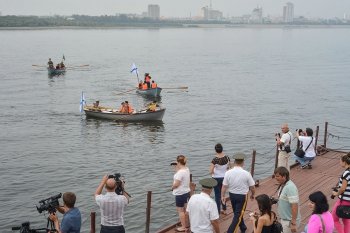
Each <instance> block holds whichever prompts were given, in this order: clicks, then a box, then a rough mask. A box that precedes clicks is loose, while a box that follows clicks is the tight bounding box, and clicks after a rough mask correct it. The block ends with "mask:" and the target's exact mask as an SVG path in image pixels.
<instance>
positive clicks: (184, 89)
mask: <svg viewBox="0 0 350 233" xmlns="http://www.w3.org/2000/svg"><path fill="white" fill-rule="evenodd" d="M162 89H184V90H185V89H188V87H162Z"/></svg>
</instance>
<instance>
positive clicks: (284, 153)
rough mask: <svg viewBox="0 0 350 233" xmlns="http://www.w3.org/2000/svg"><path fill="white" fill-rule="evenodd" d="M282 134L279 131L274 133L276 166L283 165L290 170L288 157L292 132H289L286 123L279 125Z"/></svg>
mask: <svg viewBox="0 0 350 233" xmlns="http://www.w3.org/2000/svg"><path fill="white" fill-rule="evenodd" d="M281 131H282V136H281V134H280V133H276V134H275V137H276V142H277V147H278V165H277V167H285V168H287V169H288V171H290V165H289V157H290V152H291V149H290V146H291V143H292V136H293V135H292V133H290V132H289V127H288V124H286V123H285V124H283V125H282V126H281Z"/></svg>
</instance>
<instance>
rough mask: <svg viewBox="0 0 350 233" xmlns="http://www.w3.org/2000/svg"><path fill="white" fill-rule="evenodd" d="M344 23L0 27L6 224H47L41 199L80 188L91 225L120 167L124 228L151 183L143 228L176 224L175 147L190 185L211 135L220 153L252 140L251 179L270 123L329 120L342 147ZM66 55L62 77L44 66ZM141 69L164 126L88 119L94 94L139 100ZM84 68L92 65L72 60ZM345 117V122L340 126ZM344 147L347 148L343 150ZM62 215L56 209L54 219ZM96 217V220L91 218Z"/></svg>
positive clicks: (265, 165)
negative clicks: (154, 88)
mask: <svg viewBox="0 0 350 233" xmlns="http://www.w3.org/2000/svg"><path fill="white" fill-rule="evenodd" d="M349 38H350V28H347V27H345V28H283V27H281V28H239V27H238V28H187V29H80V30H71V29H51V30H50V29H48V30H1V31H0V55H1V56H0V65H1V67H2V68H1V74H0V81H1V84H0V99H1V101H0V106H1V109H3V111H2V113H1V114H0V124H1V131H0V146H1V148H2V149H1V152H0V159H1V165H0V187H1V189H0V202H1V217H0V231H1V232H10V228H11V227H12V226H15V225H20V224H21V223H22V222H24V221H30V222H31V225H32V227H33V228H38V227H44V226H46V216H45V215H44V214H39V213H38V212H37V210H36V208H35V205H36V204H38V201H39V200H42V199H44V198H47V197H49V196H52V195H55V194H57V193H59V192H62V193H63V192H66V191H72V192H75V193H76V194H77V198H78V200H77V203H76V205H77V206H78V207H79V208H80V210H81V212H82V217H83V229H82V232H88V229H89V225H90V218H89V214H90V211H96V212H97V219H96V222H97V223H99V221H100V216H99V210H98V207H97V206H96V204H95V202H94V198H93V194H94V192H95V189H96V188H97V186H98V184H99V182H100V180H101V178H102V176H103V175H104V174H106V173H108V174H111V173H115V172H120V173H122V175H123V176H124V177H125V181H126V188H127V191H128V192H129V193H130V194H131V195H132V198H131V201H130V205H129V206H128V207H127V210H126V213H125V222H126V224H125V225H126V229H127V232H133V233H134V232H136V233H138V232H144V229H145V219H146V218H145V213H146V193H147V191H149V190H151V191H153V192H154V194H153V197H152V201H153V204H152V216H151V232H154V231H156V229H159V228H161V227H164V226H166V225H168V224H170V223H174V222H175V221H176V220H177V216H176V212H175V207H174V198H173V196H172V194H171V192H170V187H171V183H172V176H173V170H172V168H171V167H170V166H169V164H170V162H171V161H173V160H174V159H175V158H176V156H177V155H179V154H184V155H186V156H188V166H189V167H190V170H191V172H192V174H193V179H194V181H195V182H198V180H199V179H200V178H202V177H207V176H208V175H207V174H208V167H209V163H210V161H211V159H212V156H213V155H214V149H213V148H214V145H215V144H216V143H217V142H221V143H222V144H223V146H224V151H225V152H226V154H228V155H232V154H233V153H234V152H237V151H243V152H245V153H246V154H247V155H249V156H248V159H247V164H246V168H247V169H249V167H250V165H249V163H250V158H251V156H250V154H251V152H252V150H253V149H256V150H257V165H256V178H263V177H266V176H268V175H270V174H271V172H272V169H273V158H274V155H275V150H274V143H275V139H274V133H275V132H277V131H278V130H279V128H280V125H281V124H282V123H284V122H288V123H289V124H290V128H291V130H292V131H293V132H294V130H295V129H297V128H305V127H312V128H315V127H316V126H317V125H319V126H320V128H321V131H320V134H321V136H320V140H323V132H322V131H323V128H324V127H323V125H324V122H325V121H329V122H330V123H332V124H333V126H332V125H331V126H330V129H329V131H330V132H332V135H336V136H342V137H340V138H337V137H333V136H332V135H330V136H331V137H329V144H330V145H332V146H333V147H334V148H343V149H345V148H349V146H348V145H349V137H348V138H347V137H346V136H347V133H348V129H349V127H350V124H349V121H348V119H349V115H350V104H349V101H350V92H349V87H350V78H349V74H350V49H349V46H348V43H349ZM63 54H64V55H65V58H66V64H67V67H68V68H69V69H68V70H67V73H66V74H65V75H64V76H60V77H48V76H47V71H46V70H45V68H44V67H38V66H32V65H33V64H35V65H42V66H44V65H45V64H46V62H47V60H48V58H49V57H51V58H52V60H53V61H54V62H58V61H60V59H61V58H62V55H63ZM133 62H135V63H136V65H137V66H138V68H139V71H140V73H141V74H140V75H141V77H142V74H143V73H145V72H149V73H150V74H151V76H152V78H153V79H154V80H156V81H157V82H158V84H159V86H161V87H167V88H173V87H183V86H186V87H188V90H187V91H186V90H185V91H184V90H182V89H164V90H163V93H162V98H161V102H162V105H163V106H164V107H166V108H167V110H166V113H165V116H164V119H163V122H162V123H148V124H141V123H138V124H131V123H116V122H110V121H102V120H96V119H86V118H85V115H84V114H81V113H80V112H79V102H80V95H81V92H82V91H84V93H85V97H86V100H87V102H88V103H90V104H91V103H92V102H93V101H95V100H97V99H98V100H100V103H101V104H102V105H106V106H115V107H117V106H119V105H120V102H122V101H123V100H129V102H131V103H132V104H133V105H134V106H135V107H136V108H141V107H143V106H144V105H145V104H146V103H147V102H149V101H150V100H145V99H143V98H142V97H141V96H138V95H136V94H135V93H134V92H128V93H125V94H120V93H121V92H124V91H127V90H130V89H132V88H133V87H134V86H136V84H137V78H136V77H135V76H134V75H132V74H130V68H131V65H132V63H133ZM81 65H89V66H84V67H78V66H81ZM339 126H340V127H339ZM346 146H348V147H346ZM60 218H61V216H60ZM97 225H98V224H97Z"/></svg>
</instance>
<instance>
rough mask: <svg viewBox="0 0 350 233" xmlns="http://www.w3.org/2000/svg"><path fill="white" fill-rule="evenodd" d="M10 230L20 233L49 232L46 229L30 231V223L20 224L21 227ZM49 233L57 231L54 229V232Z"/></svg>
mask: <svg viewBox="0 0 350 233" xmlns="http://www.w3.org/2000/svg"><path fill="white" fill-rule="evenodd" d="M12 230H13V231H17V230H19V231H20V233H47V232H49V231H51V230H49V229H48V228H38V229H30V222H24V223H22V224H21V226H18V227H12ZM51 232H57V231H56V229H54V231H51Z"/></svg>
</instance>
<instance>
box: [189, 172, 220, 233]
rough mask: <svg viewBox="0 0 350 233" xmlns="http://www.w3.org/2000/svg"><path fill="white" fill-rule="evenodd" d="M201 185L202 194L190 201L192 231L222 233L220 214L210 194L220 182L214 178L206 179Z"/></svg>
mask: <svg viewBox="0 0 350 233" xmlns="http://www.w3.org/2000/svg"><path fill="white" fill-rule="evenodd" d="M199 183H200V184H201V185H202V192H201V193H200V194H194V195H193V196H192V197H191V198H190V200H189V201H188V205H187V208H186V211H187V212H188V216H189V222H190V225H191V231H192V232H193V233H220V228H219V212H218V209H217V206H216V203H215V201H214V200H213V199H212V198H211V197H210V194H211V192H212V190H213V187H215V186H216V185H217V184H218V182H217V181H216V180H215V179H213V178H206V179H203V180H201V181H199Z"/></svg>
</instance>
